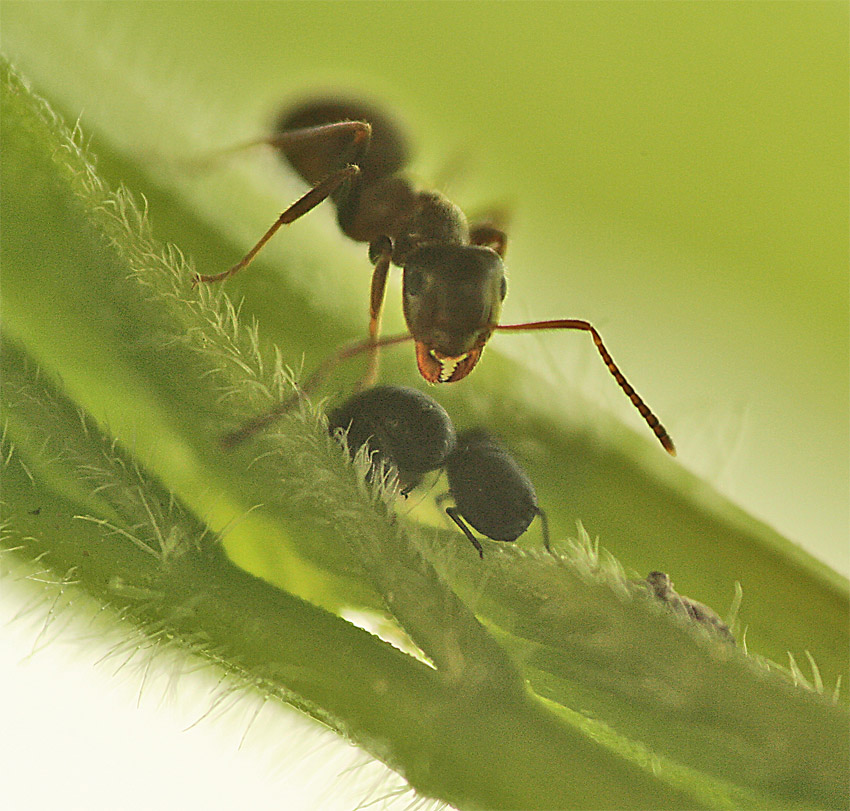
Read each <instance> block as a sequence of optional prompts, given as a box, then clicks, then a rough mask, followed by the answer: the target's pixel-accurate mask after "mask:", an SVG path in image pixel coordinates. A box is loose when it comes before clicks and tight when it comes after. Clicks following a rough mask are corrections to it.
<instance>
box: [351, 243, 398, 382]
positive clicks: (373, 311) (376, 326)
mask: <svg viewBox="0 0 850 811" xmlns="http://www.w3.org/2000/svg"><path fill="white" fill-rule="evenodd" d="M392 255H393V244H392V242H391V241H390V240H389V239H388V238H387V237H383V238H382V239H379V240H376V241H375V242H373V243H372V244H371V245H370V246H369V258H370V259H371V260H372V261H373V262H374V263H375V269H374V270H373V271H372V288H371V292H370V295H369V339H370V340H371V341H373V342H377V340H378V336H379V335H380V333H381V314H382V312H383V309H384V297H385V295H386V291H387V274H388V273H389V270H390V260H391V259H392ZM379 363H380V348H379V347H378V345H377V343H375V345H374V346H373V347H371V348H370V349H369V363H368V365H367V367H366V372H365V373H364V375H363V377H362V378H360V380H359V382H358V383H357V386H356V390H357V391H360V390H362V389H367V388H369V387H370V386H374V385H375V381H376V380H377V379H378V365H379Z"/></svg>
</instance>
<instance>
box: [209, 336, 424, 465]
mask: <svg viewBox="0 0 850 811" xmlns="http://www.w3.org/2000/svg"><path fill="white" fill-rule="evenodd" d="M411 337H412V336H411V335H408V334H407V333H405V334H404V335H390V336H389V337H387V338H380V339H378V340H377V341H373V340H372V339H371V338H368V339H367V340H365V341H354V342H352V343H349V344H344V345H343V346H341V347H340V348H339V349H338V350H337V351H336V352H334V353H333V355H331V356H330V357H327V358H325V360H324V361H323V362H322V363H321V364H320V365H319V367H318V369H316V371H315V372H313V374H311V375H310V377H308V378H307V380H305V381H304V383H303V384H301V386H299V387H298V390H297V391H296V392H295V393H294V394H292V395H291V396H289V397H287V398H286V399H285V400H281V402H280V403H278V404H277V405H276V406H274V407H272V408H270V409H269V410H268V411H266V412H265V413H264V414H260V415H259V416H257V417H254V418H252V419H250V420H248V421H247V422H246V423H244V424H243V425H242V426H240V427H239V428H237V429H236V430H235V431H231V432H230V433H229V434H225V435H224V436H223V437H222V439H221V444H222V446H223V447H224V449H225V450H230V449H231V448H234V447H235V446H236V445H238V444H239V443H240V442H243V441H244V440H246V439H249V438H250V437H252V436H253V435H254V434H256V433H257V432H258V431H261V430H262V429H263V428H266V427H268V426H269V425H271V424H272V423H273V422H275V420H277V419H278V418H280V417H282V416H283V415H284V414H285V413H286V412H287V411H289V410H290V409H291V408H293V407H294V406H295V405H297V403H298V402H299V400H300V399H301V398H302V397H304V396H305V395H307V394H309V393H310V392H312V391H314V390H315V389H317V388H318V387H319V386H320V385H321V384H322V382H323V381H324V380H325V378H326V377H327V376H328V375H329V374H330V373H331V372H332V371H333V370H334V369H335V368H336V367H337V366H338V365H339V364H340V363H342V361H344V360H348V358H353V357H354V356H355V355H359V354H360V353H361V352H369V351H371V350H373V349H374V348H375V347H378V348H380V347H384V346H392V345H393V344H400V343H403V342H404V341H409V340H411Z"/></svg>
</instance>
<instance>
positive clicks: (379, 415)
mask: <svg viewBox="0 0 850 811" xmlns="http://www.w3.org/2000/svg"><path fill="white" fill-rule="evenodd" d="M328 430H329V431H330V433H331V435H332V436H338V435H339V434H340V433H341V432H344V431H347V432H348V433H347V437H348V439H347V442H348V449H349V453H353V452H355V451H356V449H358V448H360V447H362V446H363V445H365V444H367V443H368V445H369V449H370V451H371V452H372V466H371V469H370V471H369V477H370V478H372V477H374V476H375V475H376V472H377V471H378V470H380V463H381V462H382V461H383V462H385V463H388V464H392V465H394V466H395V468H396V470H397V471H398V479H399V483H400V484H401V486H402V490H401V492H402V495H407V494H408V493H410V491H411V490H413V489H414V488H415V487H417V486H418V485H419V484H420V483H421V482H422V479H423V478H424V476H425V474H426V473H428V472H430V471H432V470H438V469H441V468H445V471H446V475H447V476H448V480H449V492H448V493H445V494H443V495H442V496H440V497H438V499H437V502H438V503H441V502H442V501H444V500H445V499H447V498H451V499H453V500H454V502H455V506H454V507H447V508H446V514H447V515H448V516H449V517H450V518H451V519H452V521H454V522H455V523H456V524H457V525H458V527H460V529H461V530H462V531H463V533H464V535H466V537H467V538H468V539H469V541H470V542H471V543H472V545H473V546H474V547H475V548H476V549H477V550H478V555H479V556H480V557H481V558H482V559H483V558H484V549H483V548H482V546H481V542H480V541H479V540H478V539H477V538H476V537H475V536H474V535H473V534H472V531H471V530H470V529H469V527H468V526H467V525H466V523H464V519H465V520H466V522H468V523H469V524H471V525H472V527H473V528H474V529H476V530H478V532H480V533H481V534H482V535H485V536H487V537H488V538H490V539H491V540H494V541H505V542H511V541H515V540H516V539H517V538H519V536H520V535H522V534H523V533H524V532H525V531H526V530H527V529H528V527H529V525H530V524H531V522H532V521H533V520H534V517H535V516H536V515H539V516H540V518H541V521H542V522H543V542H544V545H545V546H546V549H547V550H548V551H549V552H551V551H552V550H551V547H550V546H549V528H548V524H547V521H546V514H545V513H544V512H543V510H541V509H540V508H539V507H538V506H537V494H536V493H535V491H534V487H533V485H532V484H531V481H530V480H529V478H528V476H526V474H525V472H524V471H523V470H522V469H521V468H520V466H519V465H518V464H517V463H516V461H514V459H513V458H512V457H511V456H510V454H508V452H507V451H506V450H505V449H504V448H502V447H501V446H500V445H498V444H497V443H496V441H495V440H494V439H493V438H492V437H490V436H489V435H488V434H487V433H485V432H484V431H482V430H472V431H465V432H463V433H461V434H460V435H459V436H457V437H456V435H455V429H454V426H453V425H452V422H451V419H450V418H449V415H448V414H447V413H446V411H445V410H444V409H443V407H442V406H441V405H440V404H439V403H437V402H436V401H435V400H434V399H433V398H432V397H429V396H428V395H427V394H425V393H424V392H421V391H417V390H416V389H410V388H407V387H400V386H377V387H375V388H371V389H365V390H364V391H361V392H358V393H357V394H355V395H353V396H352V397H351V398H350V399H348V400H347V401H346V402H344V403H343V404H342V405H341V406H340V407H339V408H336V409H334V410H333V411H332V412H331V413H330V414H329V415H328Z"/></svg>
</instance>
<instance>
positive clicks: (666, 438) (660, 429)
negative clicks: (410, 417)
mask: <svg viewBox="0 0 850 811" xmlns="http://www.w3.org/2000/svg"><path fill="white" fill-rule="evenodd" d="M496 329H497V330H501V331H503V332H520V331H524V330H537V329H580V330H584V331H585V332H589V333H590V334H591V336H592V337H593V343H594V344H596V348H597V349H598V350H599V354H600V355H601V356H602V360H603V361H604V363H605V365H606V366H607V367H608V371H609V372H611V374H612V375H613V376H614V380H616V381H617V383H618V384H619V386H620V388H621V389H622V390H623V391H624V392H625V393H626V397H628V398H629V400H631V401H632V405H633V406H634V407H635V408H636V409H637V410H638V411H639V412H640V415H641V416H642V417H643V418H644V420H645V421H646V424H647V425H648V426H649V427H650V428H651V429H652V432H653V433H654V434H655V436H657V437H658V441H659V442H660V443H661V444H662V446H663V447H664V450H666V451H667V453H669V454H670V455H671V456H675V455H676V446H675V445H674V444H673V440H672V439H671V438H670V434H668V433H667V430H666V429H665V428H664V426H663V425H662V424H661V422H660V421H659V420H658V417H656V416H655V414H653V413H652V410H651V409H650V408H649V406H648V405H647V404H646V403H645V402H644V401H643V398H642V397H641V396H640V395H639V394H638V393H637V392H636V391H635V390H634V388H633V387H632V384H631V383H629V381H628V380H626V377H625V375H624V374H623V373H622V372H621V371H620V368H619V366H617V364H616V363H614V359H613V358H612V357H611V353H610V352H608V350H607V349H606V348H605V344H603V343H602V337H601V336H600V335H599V333H598V332H597V331H596V328H595V327H594V326H593V325H592V324H591V323H590V322H589V321H581V320H579V319H576V318H561V319H556V320H554V321H533V322H530V323H527V324H499V325H498V326H497V327H496Z"/></svg>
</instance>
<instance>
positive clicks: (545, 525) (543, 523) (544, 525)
mask: <svg viewBox="0 0 850 811" xmlns="http://www.w3.org/2000/svg"><path fill="white" fill-rule="evenodd" d="M537 514H538V515H539V516H540V527H541V530H542V532H543V546H545V547H546V551H547V552H548V553H549V554H550V555H552V557H556V555H555V553H554V552H553V551H552V546H551V544H550V543H549V519H548V518H547V517H546V513H545V512H544V511H543V510H541V509H540V507H538V508H537Z"/></svg>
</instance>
